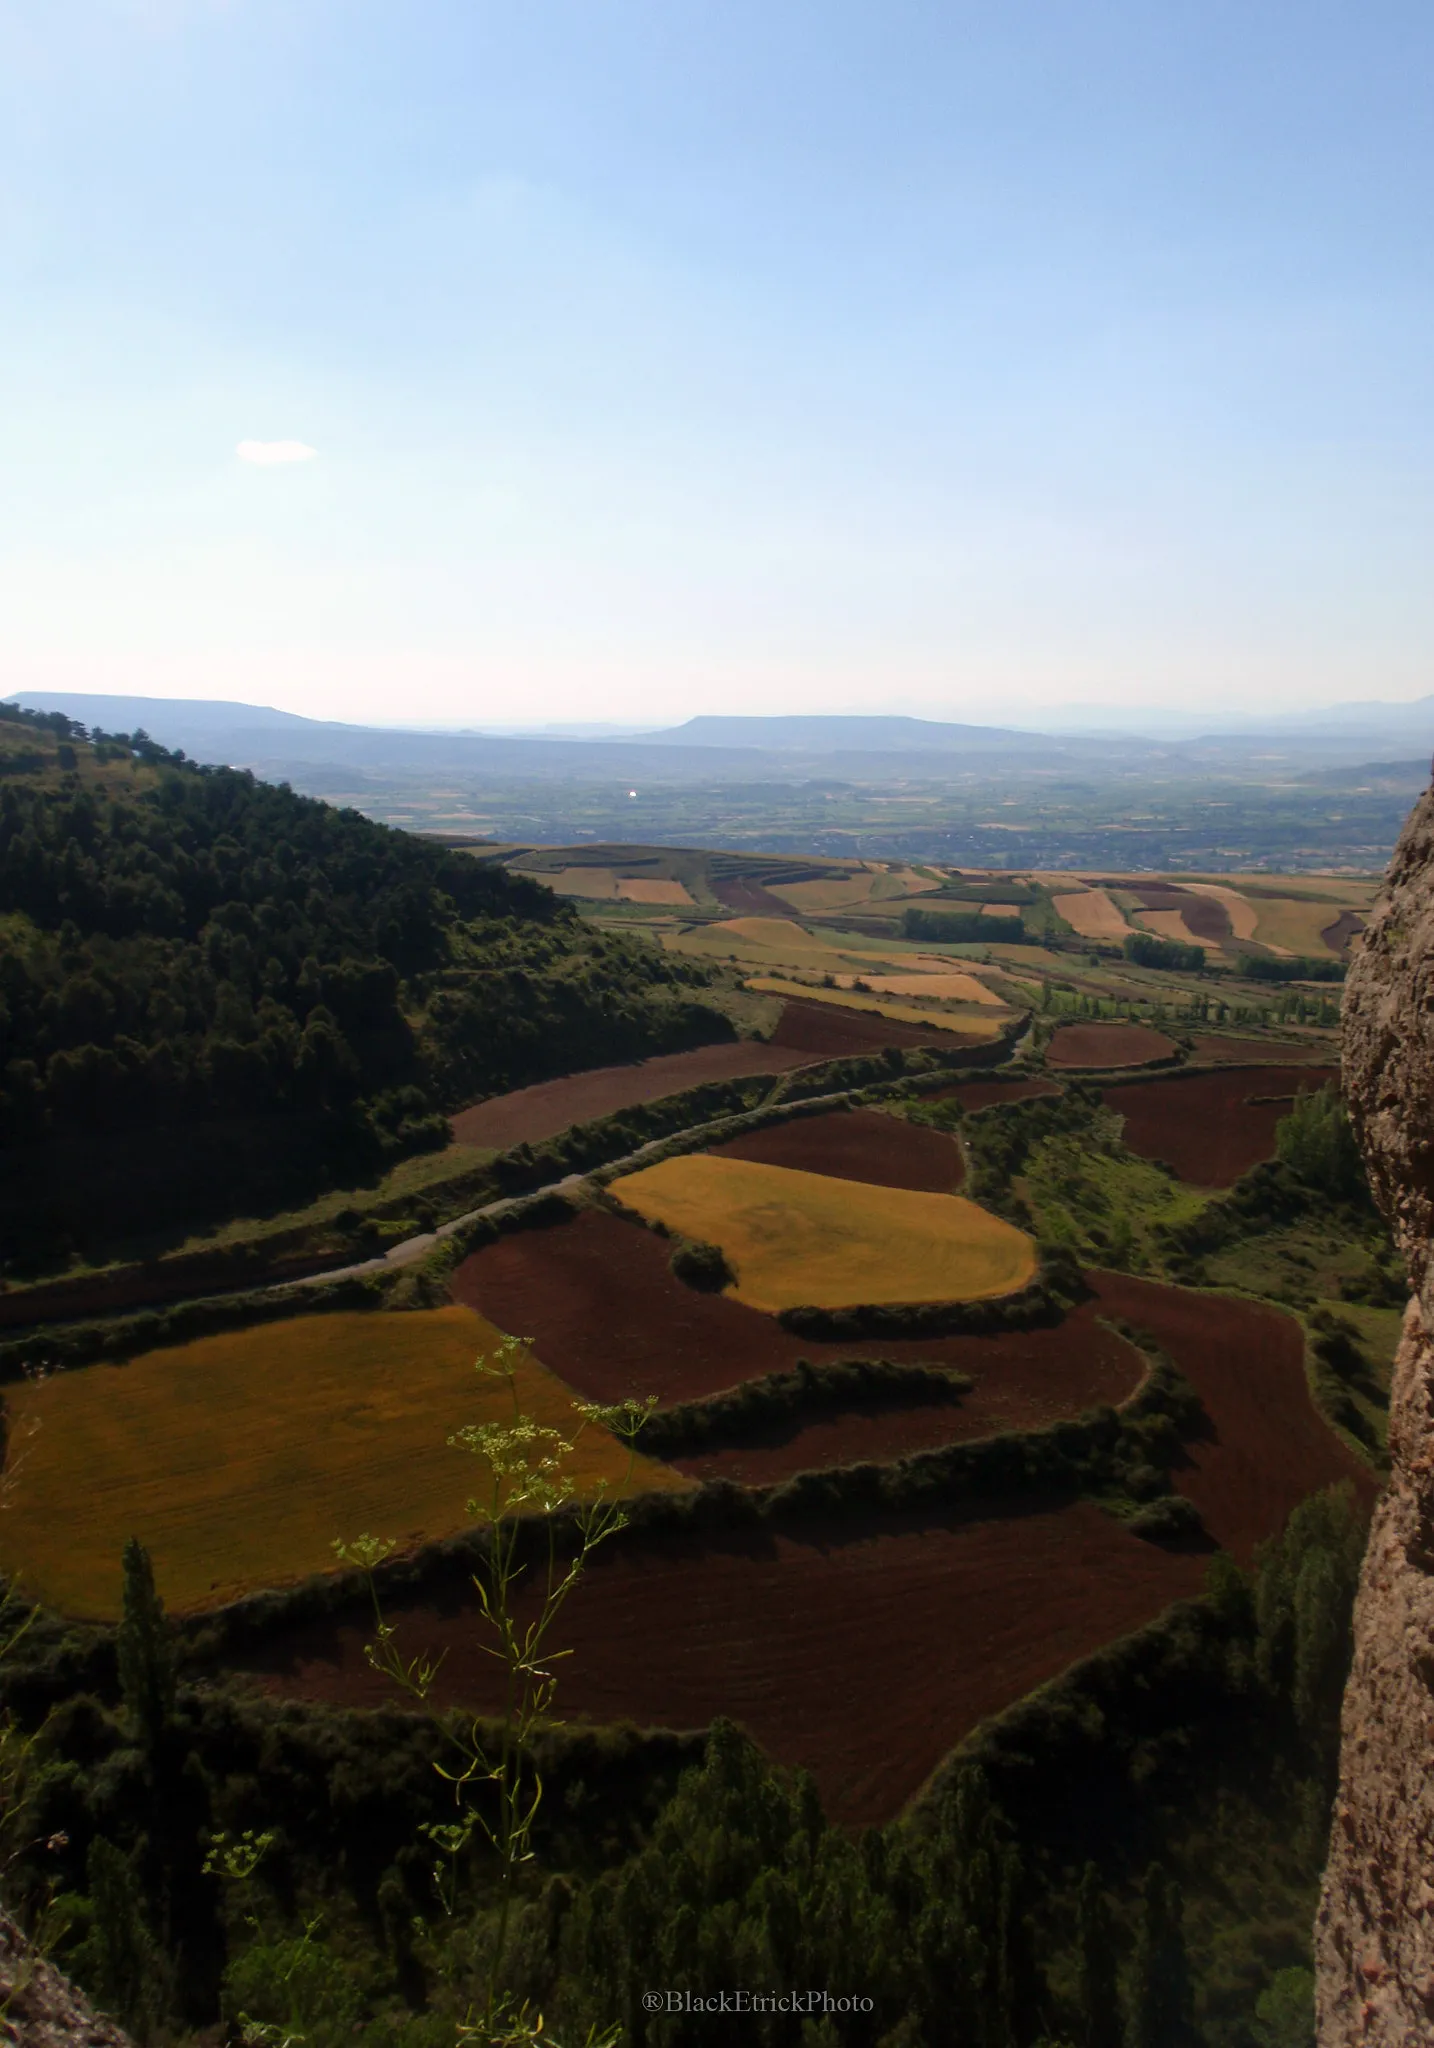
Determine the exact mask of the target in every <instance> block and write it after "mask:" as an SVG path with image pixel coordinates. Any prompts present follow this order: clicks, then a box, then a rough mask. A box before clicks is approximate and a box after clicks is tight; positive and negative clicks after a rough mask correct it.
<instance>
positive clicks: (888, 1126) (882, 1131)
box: [711, 1109, 966, 1195]
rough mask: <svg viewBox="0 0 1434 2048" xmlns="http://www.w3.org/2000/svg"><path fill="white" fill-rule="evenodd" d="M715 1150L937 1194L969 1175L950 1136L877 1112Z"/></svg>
mask: <svg viewBox="0 0 1434 2048" xmlns="http://www.w3.org/2000/svg"><path fill="white" fill-rule="evenodd" d="M711 1149H712V1151H713V1152H716V1153H720V1154H723V1155H724V1156H725V1157H727V1158H729V1159H755V1160H756V1161H757V1162H758V1164H759V1165H762V1166H790V1167H794V1168H795V1169H796V1170H797V1171H798V1172H799V1173H830V1174H834V1175H835V1176H836V1177H837V1179H838V1180H861V1181H867V1182H868V1183H870V1185H871V1186H873V1187H878V1188H916V1189H917V1190H919V1191H920V1192H922V1193H925V1194H932V1195H949V1194H952V1193H954V1192H955V1190H956V1189H957V1188H958V1187H960V1185H961V1182H962V1179H963V1178H964V1176H965V1171H966V1168H965V1162H964V1161H963V1159H962V1157H961V1147H960V1146H959V1145H958V1144H957V1143H956V1141H955V1139H954V1138H948V1137H947V1135H946V1133H945V1132H944V1131H932V1130H927V1129H926V1128H925V1127H924V1126H923V1125H921V1124H908V1123H903V1122H902V1120H901V1118H900V1117H896V1116H883V1115H882V1114H881V1111H880V1110H876V1109H851V1110H836V1111H833V1113H832V1114H831V1115H830V1116H809V1117H799V1118H798V1119H797V1120H796V1121H795V1122H793V1123H789V1124H773V1125H772V1126H771V1127H770V1128H769V1129H767V1130H765V1131H750V1132H749V1133H748V1134H747V1135H746V1136H745V1137H742V1138H732V1139H730V1140H729V1141H728V1143H727V1144H725V1145H714V1146H712V1148H711Z"/></svg>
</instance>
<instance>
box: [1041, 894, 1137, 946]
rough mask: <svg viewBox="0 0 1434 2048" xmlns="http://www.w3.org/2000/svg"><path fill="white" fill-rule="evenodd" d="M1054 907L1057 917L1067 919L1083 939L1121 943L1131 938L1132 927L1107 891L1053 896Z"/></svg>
mask: <svg viewBox="0 0 1434 2048" xmlns="http://www.w3.org/2000/svg"><path fill="white" fill-rule="evenodd" d="M1051 903H1052V905H1053V906H1054V909H1055V912H1056V915H1057V917H1063V918H1064V919H1065V921H1066V923H1067V924H1068V925H1069V926H1070V928H1071V930H1072V931H1074V932H1079V933H1080V935H1081V937H1082V938H1083V939H1114V940H1116V941H1117V943H1118V942H1119V941H1120V940H1122V939H1124V938H1126V937H1128V936H1129V933H1130V926H1129V925H1128V924H1127V923H1126V921H1125V919H1124V918H1123V917H1122V915H1121V913H1120V911H1119V910H1118V909H1117V908H1116V906H1115V904H1114V903H1112V902H1111V900H1110V897H1109V896H1108V895H1107V894H1106V892H1105V890H1104V889H1083V890H1080V891H1078V892H1076V893H1073V894H1070V895H1064V896H1052V898H1051Z"/></svg>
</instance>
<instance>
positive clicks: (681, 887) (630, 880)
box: [617, 875, 692, 903]
mask: <svg viewBox="0 0 1434 2048" xmlns="http://www.w3.org/2000/svg"><path fill="white" fill-rule="evenodd" d="M617 893H618V895H619V896H620V897H621V898H622V900H623V902H624V903H690V902H691V901H692V898H691V896H689V894H688V893H687V885H686V884H685V883H684V882H664V881H660V880H655V879H651V878H648V877H645V876H642V875H624V876H623V877H622V879H621V880H620V881H619V883H618V885H617Z"/></svg>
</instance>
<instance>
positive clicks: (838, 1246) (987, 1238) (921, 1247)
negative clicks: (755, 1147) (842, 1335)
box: [612, 1152, 1036, 1315]
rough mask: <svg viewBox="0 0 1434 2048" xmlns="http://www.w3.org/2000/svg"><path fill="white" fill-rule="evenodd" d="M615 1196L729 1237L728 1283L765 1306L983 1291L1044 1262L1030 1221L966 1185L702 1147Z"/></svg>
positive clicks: (977, 1295) (943, 1297)
mask: <svg viewBox="0 0 1434 2048" xmlns="http://www.w3.org/2000/svg"><path fill="white" fill-rule="evenodd" d="M612 1191H613V1193H614V1194H615V1195H616V1196H617V1198H618V1200H619V1201H622V1202H625V1203H626V1204H627V1206H628V1207H629V1208H631V1209H636V1210H637V1211H638V1212H639V1214H641V1215H643V1216H645V1217H647V1218H649V1220H651V1219H653V1218H659V1219H660V1220H661V1221H662V1222H663V1223H665V1224H666V1225H667V1226H668V1228H669V1229H671V1230H676V1231H679V1232H681V1234H682V1235H683V1236H684V1237H694V1238H700V1239H703V1240H705V1241H706V1242H707V1243H709V1244H719V1245H721V1247H722V1249H723V1251H724V1252H725V1253H726V1254H727V1257H728V1259H729V1260H730V1261H731V1263H732V1265H733V1266H734V1267H735V1268H736V1271H737V1281H736V1284H735V1286H733V1287H732V1288H730V1289H729V1290H728V1291H729V1292H730V1293H731V1294H733V1295H735V1297H736V1299H737V1300H738V1301H744V1302H746V1304H747V1305H748V1307H749V1308H757V1309H763V1310H765V1311H766V1312H767V1313H768V1314H769V1315H772V1314H775V1313H776V1312H777V1311H778V1310H780V1309H784V1308H797V1307H802V1306H811V1307H816V1308H847V1307H854V1306H856V1305H858V1304H862V1303H872V1302H916V1301H976V1300H979V1299H982V1298H984V1297H986V1296H989V1295H998V1294H1011V1293H1013V1292H1014V1291H1015V1290H1016V1289H1017V1288H1019V1287H1024V1286H1025V1284H1026V1282H1027V1281H1028V1280H1030V1279H1031V1278H1032V1277H1033V1276H1034V1274H1035V1271H1036V1249H1035V1246H1034V1244H1033V1243H1032V1242H1031V1240H1030V1238H1029V1237H1027V1236H1026V1234H1025V1232H1024V1231H1021V1230H1017V1229H1016V1228H1015V1227H1014V1226H1013V1225H1012V1224H1009V1223H1004V1222H1002V1220H1001V1219H1000V1217H999V1216H992V1215H990V1214H989V1213H988V1211H986V1210H985V1209H978V1208H977V1206H976V1204H975V1203H974V1202H968V1201H967V1200H966V1199H965V1197H964V1196H962V1195H928V1194H916V1193H913V1192H912V1191H911V1190H910V1189H908V1188H879V1187H869V1186H867V1185H866V1183H865V1182H861V1181H851V1180H837V1179H835V1178H834V1177H833V1176H832V1175H830V1174H825V1173H797V1172H795V1171H794V1170H793V1169H792V1168H790V1167H786V1166H760V1165H758V1164H756V1163H755V1162H754V1161H752V1160H749V1159H725V1158H715V1157H713V1156H712V1155H711V1154H709V1153H703V1152H699V1153H696V1154H691V1155H689V1156H687V1157H686V1158H682V1159H664V1160H663V1161H662V1162H661V1164H660V1165H658V1166H648V1167H644V1168H643V1170H642V1171H641V1172H640V1173H631V1174H626V1175H624V1176H623V1178H622V1179H620V1180H616V1181H614V1182H613V1183H612Z"/></svg>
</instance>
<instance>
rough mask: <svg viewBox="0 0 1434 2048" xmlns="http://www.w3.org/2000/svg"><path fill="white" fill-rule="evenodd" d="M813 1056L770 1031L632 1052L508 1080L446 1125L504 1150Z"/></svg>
mask: <svg viewBox="0 0 1434 2048" xmlns="http://www.w3.org/2000/svg"><path fill="white" fill-rule="evenodd" d="M817 1057H819V1055H818V1054H815V1053H812V1052H811V1051H809V1050H808V1049H807V1048H805V1047H803V1046H793V1045H787V1044H778V1043H777V1042H776V1038H775V1034H774V1038H773V1042H771V1043H769V1044H764V1043H763V1042H762V1041H761V1040H760V1039H754V1038H743V1039H739V1040H738V1041H737V1042H736V1043H735V1044H731V1043H729V1044H727V1045H699V1046H697V1047H695V1048H694V1049H693V1050H692V1051H691V1052H669V1053H659V1054H658V1055H657V1057H656V1058H655V1059H650V1060H635V1061H633V1062H632V1063H631V1064H630V1065H626V1066H621V1067H593V1068H590V1069H589V1070H588V1071H587V1072H586V1073H583V1074H565V1075H563V1076H562V1077H561V1078H560V1079H559V1080H556V1081H539V1082H537V1083H535V1085H534V1086H533V1087H531V1088H515V1089H514V1090H513V1091H512V1093H511V1094H508V1095H490V1096H489V1098H488V1100H487V1101H486V1102H475V1103H474V1104H473V1106H472V1108H471V1109H461V1110H460V1111H459V1112H458V1114H457V1116H455V1117H453V1118H452V1119H451V1124H450V1128H451V1129H452V1132H453V1135H454V1137H455V1138H456V1139H458V1140H459V1142H460V1143H462V1144H465V1145H483V1146H491V1147H493V1148H495V1149H496V1150H498V1151H505V1150H506V1149H507V1148H508V1146H510V1145H520V1144H529V1145H536V1144H540V1143H541V1142H542V1140H543V1139H544V1138H554V1137H556V1136H557V1134H558V1132H559V1131H565V1130H567V1128H568V1126H569V1125H570V1124H582V1123H590V1122H591V1121H592V1120H593V1118H594V1117H600V1116H612V1115H613V1114H614V1113H615V1112H616V1111H618V1110H620V1109H631V1108H632V1107H633V1106H634V1104H636V1103H639V1102H658V1101H660V1100H661V1099H662V1097H663V1096H664V1095H680V1094H681V1093H682V1091H683V1089H684V1088H696V1087H697V1086H698V1085H699V1084H700V1083H701V1082H703V1081H735V1080H739V1079H740V1078H741V1077H742V1076H743V1075H745V1074H784V1073H786V1072H788V1071H789V1069H791V1068H792V1067H800V1066H802V1065H803V1064H804V1063H806V1062H807V1061H809V1060H812V1059H814V1058H817Z"/></svg>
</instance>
